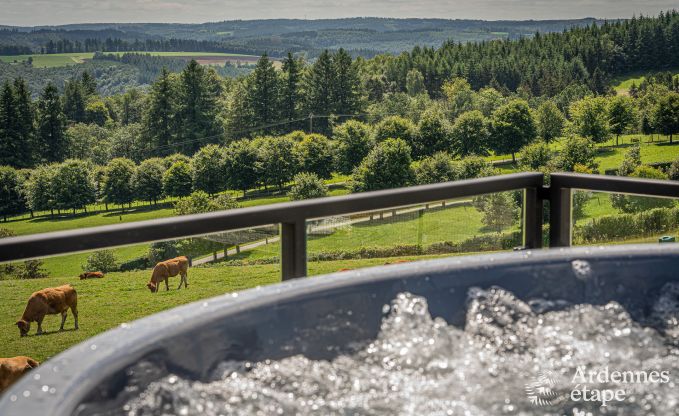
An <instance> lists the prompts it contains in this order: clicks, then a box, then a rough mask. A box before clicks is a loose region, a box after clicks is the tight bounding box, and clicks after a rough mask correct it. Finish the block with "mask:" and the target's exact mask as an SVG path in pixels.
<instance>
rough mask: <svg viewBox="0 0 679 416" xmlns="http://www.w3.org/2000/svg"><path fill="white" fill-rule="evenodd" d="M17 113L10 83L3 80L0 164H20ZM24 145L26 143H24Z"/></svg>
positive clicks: (0, 107)
mask: <svg viewBox="0 0 679 416" xmlns="http://www.w3.org/2000/svg"><path fill="white" fill-rule="evenodd" d="M19 128H20V127H19V114H18V112H17V106H16V102H15V96H14V89H13V88H12V84H10V83H9V82H5V83H4V84H3V85H2V90H1V91H0V165H9V166H14V167H19V166H22V165H23V164H24V163H25V161H23V160H21V159H20V155H21V152H22V151H23V150H25V149H21V148H20V146H21V145H22V143H21V142H22V140H21V136H20V132H19ZM24 145H26V144H24Z"/></svg>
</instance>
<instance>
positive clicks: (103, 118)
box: [85, 100, 111, 126]
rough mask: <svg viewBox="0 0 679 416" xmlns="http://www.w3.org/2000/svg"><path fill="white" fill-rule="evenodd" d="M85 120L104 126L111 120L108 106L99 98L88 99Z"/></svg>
mask: <svg viewBox="0 0 679 416" xmlns="http://www.w3.org/2000/svg"><path fill="white" fill-rule="evenodd" d="M85 121H86V122H88V123H94V124H96V125H98V126H105V125H106V124H107V123H110V122H111V117H110V116H109V111H108V108H106V104H104V102H103V101H101V100H90V101H89V102H88V103H87V105H86V106H85Z"/></svg>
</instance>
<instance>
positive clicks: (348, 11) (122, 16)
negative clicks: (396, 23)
mask: <svg viewBox="0 0 679 416" xmlns="http://www.w3.org/2000/svg"><path fill="white" fill-rule="evenodd" d="M678 7H679V3H678V2H677V0H673V1H668V0H285V1H283V0H0V24H6V25H20V26H36V25H60V24H68V23H102V22H103V23H113V22H115V23H122V22H172V23H175V22H178V23H202V22H214V21H221V20H234V19H273V18H302V19H304V18H306V19H330V18H340V17H356V16H378V17H437V18H447V19H484V20H504V19H508V20H527V19H571V18H582V17H598V18H618V17H631V16H632V15H634V14H636V15H638V14H645V15H656V14H658V13H659V12H660V11H661V10H668V9H672V8H678Z"/></svg>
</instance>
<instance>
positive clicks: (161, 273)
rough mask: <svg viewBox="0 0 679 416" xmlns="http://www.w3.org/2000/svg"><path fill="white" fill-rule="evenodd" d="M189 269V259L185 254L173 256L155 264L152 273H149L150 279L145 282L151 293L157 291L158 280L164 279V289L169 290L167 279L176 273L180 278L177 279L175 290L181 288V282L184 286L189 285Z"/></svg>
mask: <svg viewBox="0 0 679 416" xmlns="http://www.w3.org/2000/svg"><path fill="white" fill-rule="evenodd" d="M188 269H189V259H188V258H186V256H180V257H175V258H173V259H170V260H165V261H161V262H160V263H158V264H156V267H154V268H153V273H152V274H151V280H150V281H149V282H148V283H147V284H146V287H148V288H149V290H150V291H151V293H157V292H159V289H160V282H162V281H163V280H164V281H165V290H170V285H169V283H168V280H169V278H170V277H174V276H176V275H178V274H179V275H181V280H180V281H179V287H177V290H179V289H181V287H182V283H184V287H185V288H188V287H189V280H188V273H187V271H188Z"/></svg>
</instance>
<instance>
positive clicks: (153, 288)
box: [146, 282, 158, 293]
mask: <svg viewBox="0 0 679 416" xmlns="http://www.w3.org/2000/svg"><path fill="white" fill-rule="evenodd" d="M146 287H148V288H149V290H150V291H151V293H156V290H158V285H157V284H155V283H153V282H148V283H147V284H146Z"/></svg>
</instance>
